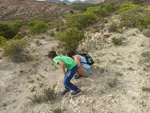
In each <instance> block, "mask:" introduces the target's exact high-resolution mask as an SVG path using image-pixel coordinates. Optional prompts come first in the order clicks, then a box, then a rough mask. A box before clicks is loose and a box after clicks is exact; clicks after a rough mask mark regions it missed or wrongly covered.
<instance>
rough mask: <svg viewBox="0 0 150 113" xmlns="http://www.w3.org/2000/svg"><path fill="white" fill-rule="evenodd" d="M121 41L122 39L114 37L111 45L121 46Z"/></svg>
mask: <svg viewBox="0 0 150 113" xmlns="http://www.w3.org/2000/svg"><path fill="white" fill-rule="evenodd" d="M123 40H124V38H123V37H120V38H116V37H114V38H112V43H113V44H114V45H122V43H123Z"/></svg>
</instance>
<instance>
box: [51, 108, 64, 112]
mask: <svg viewBox="0 0 150 113" xmlns="http://www.w3.org/2000/svg"><path fill="white" fill-rule="evenodd" d="M53 113H62V110H61V109H60V108H57V109H54V111H53Z"/></svg>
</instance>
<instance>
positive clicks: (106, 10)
mask: <svg viewBox="0 0 150 113" xmlns="http://www.w3.org/2000/svg"><path fill="white" fill-rule="evenodd" d="M118 9H119V6H118V5H115V3H114V2H110V3H108V4H106V5H105V7H103V8H102V7H100V6H97V7H89V8H87V12H91V13H94V14H96V15H97V16H98V17H105V16H108V15H110V14H111V12H114V11H116V10H118Z"/></svg>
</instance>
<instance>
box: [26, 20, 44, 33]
mask: <svg viewBox="0 0 150 113" xmlns="http://www.w3.org/2000/svg"><path fill="white" fill-rule="evenodd" d="M28 27H29V28H30V30H31V33H32V34H41V33H44V32H46V30H47V25H46V23H45V22H43V21H38V20H36V21H34V22H29V23H28Z"/></svg>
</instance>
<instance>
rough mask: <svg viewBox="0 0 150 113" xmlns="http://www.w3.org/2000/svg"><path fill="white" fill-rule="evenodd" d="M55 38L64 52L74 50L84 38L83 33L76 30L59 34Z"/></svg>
mask: <svg viewBox="0 0 150 113" xmlns="http://www.w3.org/2000/svg"><path fill="white" fill-rule="evenodd" d="M56 38H58V39H59V41H60V43H59V45H60V46H61V47H63V48H64V49H65V50H66V49H71V48H72V49H76V48H77V46H78V45H79V43H80V42H81V41H82V39H83V38H84V33H83V32H82V31H79V30H78V29H76V28H72V29H70V30H67V31H65V32H59V33H58V34H57V35H56Z"/></svg>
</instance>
